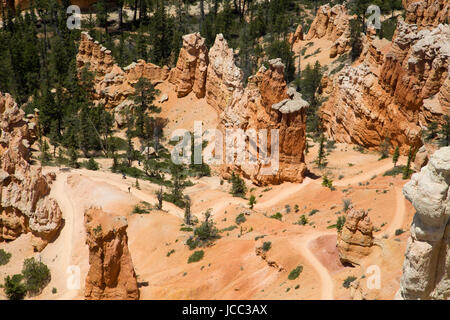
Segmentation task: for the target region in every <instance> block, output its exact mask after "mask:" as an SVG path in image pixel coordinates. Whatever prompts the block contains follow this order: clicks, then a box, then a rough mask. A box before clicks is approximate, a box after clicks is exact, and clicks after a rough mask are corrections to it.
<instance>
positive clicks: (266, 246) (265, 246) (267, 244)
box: [262, 241, 272, 252]
mask: <svg viewBox="0 0 450 320" xmlns="http://www.w3.org/2000/svg"><path fill="white" fill-rule="evenodd" d="M270 248H272V242H270V241H266V242H264V243H263V245H262V249H263V250H264V251H266V252H267V251H269V250H270Z"/></svg>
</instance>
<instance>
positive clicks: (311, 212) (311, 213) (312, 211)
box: [308, 209, 319, 216]
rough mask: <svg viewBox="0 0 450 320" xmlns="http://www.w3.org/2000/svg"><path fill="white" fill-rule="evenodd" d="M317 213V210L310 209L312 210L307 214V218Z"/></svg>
mask: <svg viewBox="0 0 450 320" xmlns="http://www.w3.org/2000/svg"><path fill="white" fill-rule="evenodd" d="M317 212H319V210H317V209H312V210H311V211H310V212H309V213H308V216H313V215H315V214H316V213H317Z"/></svg>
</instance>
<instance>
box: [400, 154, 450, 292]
mask: <svg viewBox="0 0 450 320" xmlns="http://www.w3.org/2000/svg"><path fill="white" fill-rule="evenodd" d="M449 186H450V147H444V148H441V149H439V150H437V151H436V152H435V153H434V154H433V155H432V156H431V157H430V160H429V162H428V164H427V165H426V166H425V167H423V168H422V170H421V171H420V172H419V173H416V174H414V175H413V176H412V178H411V181H410V182H408V183H407V184H406V185H405V186H404V187H403V194H404V195H405V197H406V199H408V200H409V201H410V202H411V203H412V205H413V206H414V208H415V209H416V213H415V215H414V218H413V222H412V225H411V236H410V238H409V239H408V243H407V248H406V253H405V260H404V262H403V275H402V278H401V281H400V290H399V292H398V293H397V298H403V299H447V300H448V299H450V290H449V288H450V223H449V221H450V193H449Z"/></svg>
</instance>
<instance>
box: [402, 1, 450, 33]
mask: <svg viewBox="0 0 450 320" xmlns="http://www.w3.org/2000/svg"><path fill="white" fill-rule="evenodd" d="M402 2H403V7H404V8H405V10H406V18H405V21H406V22H407V23H412V24H416V25H417V26H418V27H419V28H420V29H422V28H429V27H430V26H431V27H436V26H438V25H439V24H440V23H442V24H444V23H445V24H448V23H449V20H448V19H449V17H450V2H448V0H422V1H421V0H403V1H402Z"/></svg>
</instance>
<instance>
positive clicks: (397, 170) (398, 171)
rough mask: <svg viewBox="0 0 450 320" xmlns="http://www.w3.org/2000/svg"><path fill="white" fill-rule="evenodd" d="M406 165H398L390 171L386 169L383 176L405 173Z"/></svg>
mask: <svg viewBox="0 0 450 320" xmlns="http://www.w3.org/2000/svg"><path fill="white" fill-rule="evenodd" d="M404 168H405V166H396V167H394V168H392V169H390V170H388V171H386V172H385V173H384V174H383V176H385V177H386V176H389V177H394V176H396V175H399V174H401V173H403V170H404Z"/></svg>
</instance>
